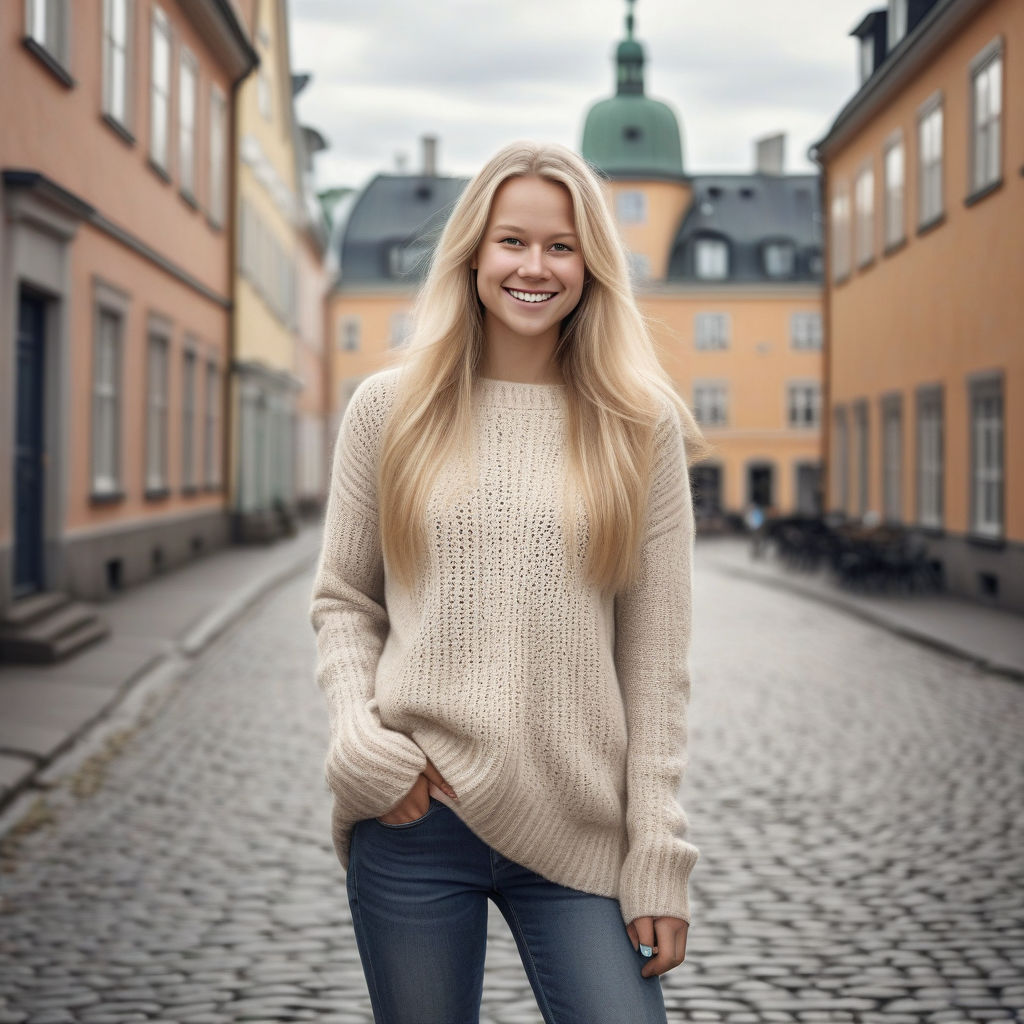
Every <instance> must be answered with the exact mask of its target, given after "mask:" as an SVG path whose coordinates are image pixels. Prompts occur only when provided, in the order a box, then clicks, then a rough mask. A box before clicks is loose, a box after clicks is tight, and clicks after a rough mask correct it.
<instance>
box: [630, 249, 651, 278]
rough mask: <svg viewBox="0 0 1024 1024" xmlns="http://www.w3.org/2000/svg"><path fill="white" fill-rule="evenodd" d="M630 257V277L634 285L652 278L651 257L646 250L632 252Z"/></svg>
mask: <svg viewBox="0 0 1024 1024" xmlns="http://www.w3.org/2000/svg"><path fill="white" fill-rule="evenodd" d="M627 257H628V259H629V279H630V281H631V282H632V283H633V285H638V284H644V283H646V282H647V281H650V279H651V258H650V257H649V256H648V255H647V253H645V252H631V253H628V254H627Z"/></svg>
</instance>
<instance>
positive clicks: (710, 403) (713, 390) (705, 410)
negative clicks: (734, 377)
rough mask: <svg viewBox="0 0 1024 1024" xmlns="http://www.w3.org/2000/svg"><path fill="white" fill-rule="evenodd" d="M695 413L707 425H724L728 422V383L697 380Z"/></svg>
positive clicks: (694, 394)
mask: <svg viewBox="0 0 1024 1024" xmlns="http://www.w3.org/2000/svg"><path fill="white" fill-rule="evenodd" d="M693 415H694V417H695V418H696V420H697V422H698V423H699V424H701V425H702V426H706V427H724V426H725V425H726V423H727V422H728V414H727V410H726V385H725V384H724V383H722V382H721V381H695V382H694V385H693Z"/></svg>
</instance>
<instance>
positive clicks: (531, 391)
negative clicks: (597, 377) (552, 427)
mask: <svg viewBox="0 0 1024 1024" xmlns="http://www.w3.org/2000/svg"><path fill="white" fill-rule="evenodd" d="M474 384H475V392H476V396H477V400H478V402H479V403H480V404H481V405H488V406H503V407H504V408H508V409H560V408H562V406H563V404H564V402H565V395H566V391H567V390H568V385H566V384H527V383H525V382H523V381H518V380H501V379H499V378H498V377H477V378H476V380H475V381H474Z"/></svg>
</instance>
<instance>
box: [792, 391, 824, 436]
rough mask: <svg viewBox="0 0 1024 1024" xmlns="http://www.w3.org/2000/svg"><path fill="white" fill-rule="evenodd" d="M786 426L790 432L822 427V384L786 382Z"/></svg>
mask: <svg viewBox="0 0 1024 1024" xmlns="http://www.w3.org/2000/svg"><path fill="white" fill-rule="evenodd" d="M786 426H787V427H788V428H789V429H790V430H817V429H818V428H819V427H820V426H821V382H820V381H817V380H790V381H787V382H786Z"/></svg>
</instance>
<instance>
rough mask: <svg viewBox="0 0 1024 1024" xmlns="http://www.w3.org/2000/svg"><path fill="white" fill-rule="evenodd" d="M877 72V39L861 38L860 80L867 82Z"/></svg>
mask: <svg viewBox="0 0 1024 1024" xmlns="http://www.w3.org/2000/svg"><path fill="white" fill-rule="evenodd" d="M874 70H875V37H874V36H873V35H870V34H869V35H864V36H861V38H860V80H861V82H862V83H863V82H866V81H867V80H868V79H869V78H870V77H871V75H872V73H873V72H874Z"/></svg>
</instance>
